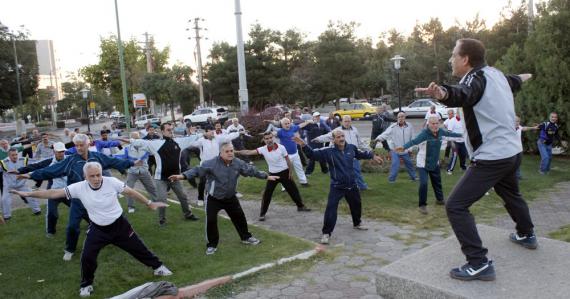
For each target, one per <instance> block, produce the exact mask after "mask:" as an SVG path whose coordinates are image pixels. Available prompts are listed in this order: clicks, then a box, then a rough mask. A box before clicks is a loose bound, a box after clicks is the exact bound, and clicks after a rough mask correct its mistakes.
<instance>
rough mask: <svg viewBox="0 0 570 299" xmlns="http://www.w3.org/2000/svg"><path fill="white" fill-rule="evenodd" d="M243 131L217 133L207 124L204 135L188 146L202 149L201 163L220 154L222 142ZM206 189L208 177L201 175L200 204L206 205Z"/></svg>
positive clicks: (199, 187) (234, 137)
mask: <svg viewBox="0 0 570 299" xmlns="http://www.w3.org/2000/svg"><path fill="white" fill-rule="evenodd" d="M243 133H244V131H242V132H234V133H229V134H225V133H220V134H218V133H217V130H216V129H214V128H213V127H212V126H206V127H205V131H204V135H203V136H202V138H199V139H198V140H196V141H192V142H190V145H189V146H188V148H197V149H199V150H200V165H202V164H203V163H204V162H206V161H208V160H210V159H214V158H216V157H217V156H218V155H219V154H220V144H222V143H225V142H231V141H232V140H234V139H236V138H238V137H239V136H240V134H243ZM205 189H206V178H205V177H200V183H199V184H198V206H204V191H205Z"/></svg>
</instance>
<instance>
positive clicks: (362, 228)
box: [352, 223, 368, 230]
mask: <svg viewBox="0 0 570 299" xmlns="http://www.w3.org/2000/svg"><path fill="white" fill-rule="evenodd" d="M352 228H354V229H356V230H368V227H366V226H364V225H362V223H361V224H359V225H355V226H353V227H352Z"/></svg>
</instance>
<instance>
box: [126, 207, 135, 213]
mask: <svg viewBox="0 0 570 299" xmlns="http://www.w3.org/2000/svg"><path fill="white" fill-rule="evenodd" d="M127 212H128V213H129V214H132V213H134V212H135V208H129V209H128V211H127Z"/></svg>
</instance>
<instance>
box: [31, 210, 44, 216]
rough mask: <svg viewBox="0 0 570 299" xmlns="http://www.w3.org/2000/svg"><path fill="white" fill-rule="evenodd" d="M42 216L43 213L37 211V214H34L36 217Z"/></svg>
mask: <svg viewBox="0 0 570 299" xmlns="http://www.w3.org/2000/svg"><path fill="white" fill-rule="evenodd" d="M41 214H42V211H37V212H34V213H33V215H34V216H40V215H41Z"/></svg>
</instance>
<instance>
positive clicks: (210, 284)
mask: <svg viewBox="0 0 570 299" xmlns="http://www.w3.org/2000/svg"><path fill="white" fill-rule="evenodd" d="M167 201H169V202H172V203H175V204H180V202H178V201H175V200H172V199H168V198H167ZM218 216H221V217H223V218H226V219H229V217H227V216H225V215H218ZM248 225H253V226H256V227H259V226H257V225H255V224H249V223H248ZM325 250H326V247H325V246H324V245H321V244H317V245H316V247H315V249H312V250H308V251H305V252H301V253H299V254H297V255H293V256H290V257H284V258H280V259H278V260H277V261H275V262H270V263H265V264H261V265H259V266H255V267H252V268H250V269H247V270H245V271H242V272H239V273H236V274H233V275H226V276H222V277H218V278H213V279H208V280H205V281H202V282H200V283H197V284H193V285H189V286H185V287H182V288H179V289H178V296H177V298H193V297H195V296H198V295H200V294H203V293H206V292H207V291H208V290H210V289H211V288H214V287H217V286H221V285H224V284H227V283H229V282H232V281H235V280H238V279H240V278H243V277H247V276H248V275H252V274H255V273H257V272H259V271H262V270H265V269H270V268H273V267H275V266H278V265H283V264H286V263H289V262H292V261H296V260H307V259H309V258H311V257H313V256H314V255H316V254H319V253H322V252H324V251H325Z"/></svg>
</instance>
